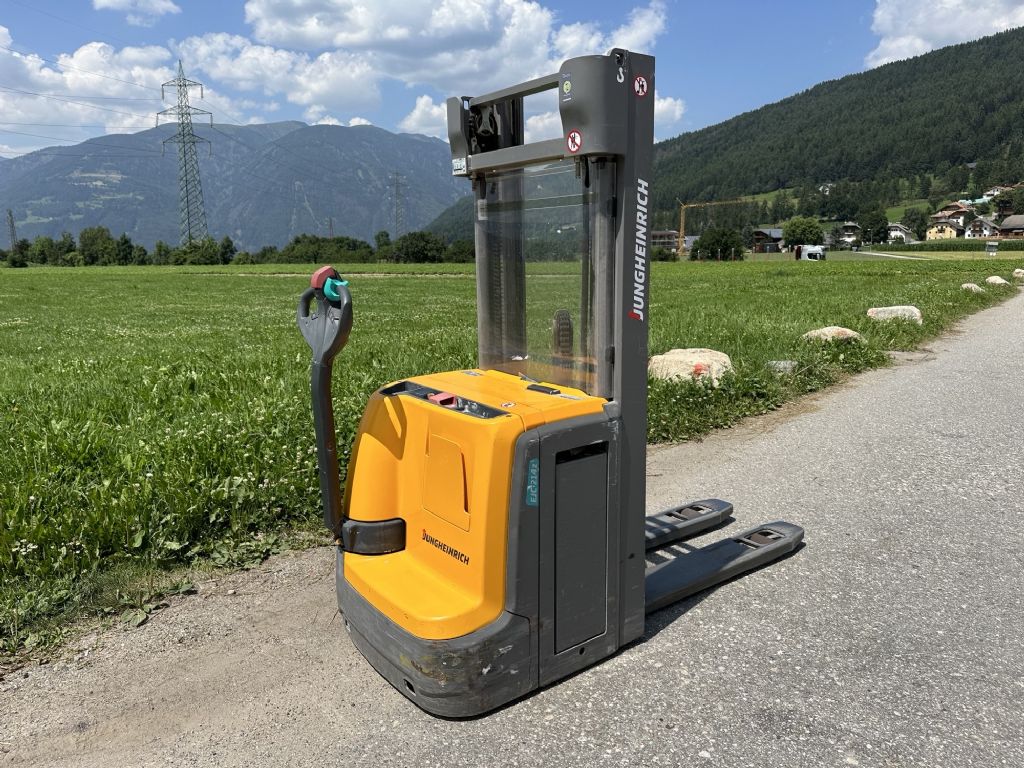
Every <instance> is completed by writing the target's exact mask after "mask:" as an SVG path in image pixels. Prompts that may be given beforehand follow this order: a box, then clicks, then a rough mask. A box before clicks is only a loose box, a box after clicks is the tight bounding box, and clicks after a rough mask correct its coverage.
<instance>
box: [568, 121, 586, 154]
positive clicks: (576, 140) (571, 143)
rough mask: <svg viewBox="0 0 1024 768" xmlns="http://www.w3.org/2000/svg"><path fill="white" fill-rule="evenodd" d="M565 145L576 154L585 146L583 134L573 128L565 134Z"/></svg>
mask: <svg viewBox="0 0 1024 768" xmlns="http://www.w3.org/2000/svg"><path fill="white" fill-rule="evenodd" d="M565 146H566V149H568V150H569V152H571V153H572V154H574V155H575V154H576V153H577V152H579V151H580V149H581V148H582V147H583V134H582V133H580V132H579V131H577V130H576V129H575V128H573V129H572V130H571V131H569V133H567V134H566V135H565Z"/></svg>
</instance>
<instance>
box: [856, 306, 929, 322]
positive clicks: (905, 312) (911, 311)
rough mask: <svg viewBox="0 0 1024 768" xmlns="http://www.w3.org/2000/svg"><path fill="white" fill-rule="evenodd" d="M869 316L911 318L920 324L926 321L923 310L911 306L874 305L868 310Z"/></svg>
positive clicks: (883, 318)
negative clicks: (922, 314) (922, 313)
mask: <svg viewBox="0 0 1024 768" xmlns="http://www.w3.org/2000/svg"><path fill="white" fill-rule="evenodd" d="M868 317H870V318H871V319H872V320H909V321H910V322H912V323H917V324H918V325H921V324H922V323H923V322H924V320H923V319H922V318H921V310H920V309H918V308H917V307H911V306H903V307H872V308H871V309H869V310H868Z"/></svg>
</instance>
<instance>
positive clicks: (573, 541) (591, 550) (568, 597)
mask: <svg viewBox="0 0 1024 768" xmlns="http://www.w3.org/2000/svg"><path fill="white" fill-rule="evenodd" d="M595 449H596V450H595ZM572 453H573V452H572V451H564V452H562V453H561V454H559V456H558V457H557V458H556V461H555V653H561V652H562V651H564V650H566V649H567V648H571V647H573V646H574V645H579V644H580V643H582V642H584V641H586V640H589V639H590V638H592V637H597V636H598V635H601V634H604V631H605V628H606V626H605V610H606V604H607V601H606V599H605V595H606V592H607V586H608V445H607V443H599V444H597V445H596V446H593V447H590V448H589V450H587V451H586V452H585V455H583V456H581V457H579V458H573V457H572Z"/></svg>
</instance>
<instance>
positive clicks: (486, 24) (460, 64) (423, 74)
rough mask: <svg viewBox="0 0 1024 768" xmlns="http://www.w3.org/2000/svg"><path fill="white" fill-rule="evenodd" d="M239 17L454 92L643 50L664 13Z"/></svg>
mask: <svg viewBox="0 0 1024 768" xmlns="http://www.w3.org/2000/svg"><path fill="white" fill-rule="evenodd" d="M626 8H628V6H626ZM624 10H625V9H624ZM245 18H246V20H247V21H248V22H249V23H250V24H251V25H252V28H253V33H254V37H255V39H256V40H257V41H258V43H260V44H263V45H267V46H283V47H289V48H296V49H300V50H307V51H310V52H311V53H315V52H316V51H319V50H323V49H335V50H337V49H341V50H344V51H346V52H349V53H353V54H358V58H359V60H360V61H364V62H370V64H371V67H370V69H371V70H372V71H373V72H374V73H375V74H376V76H377V77H380V78H393V79H397V80H401V81H402V82H404V83H406V84H407V85H412V86H431V87H433V88H436V89H438V90H439V91H441V92H443V93H459V92H469V91H475V92H482V91H485V90H489V89H492V88H496V87H501V86H504V85H508V84H509V83H514V82H518V81H522V80H528V79H530V78H532V77H536V76H538V75H542V74H546V73H547V72H552V71H555V70H556V69H557V68H558V65H559V64H560V63H561V61H562V60H563V59H565V58H568V57H570V56H577V55H581V54H592V53H604V52H605V51H606V50H607V49H608V48H611V47H613V46H622V47H628V48H630V49H631V50H640V51H646V50H649V49H650V48H651V47H652V46H653V45H654V41H655V40H656V38H657V37H658V36H659V35H660V34H661V33H662V32H663V31H664V29H665V25H666V20H667V11H666V9H665V5H664V3H663V2H662V0H651V1H650V2H649V4H648V5H646V6H642V7H637V8H633V9H632V10H631V11H630V12H629V13H628V15H627V17H626V21H625V22H624V23H623V24H622V25H621V26H619V27H618V28H617V29H614V30H612V31H611V32H604V31H602V29H601V28H600V26H599V25H597V24H595V23H592V22H581V23H573V24H566V25H562V26H559V25H557V24H556V21H555V14H554V13H553V12H552V11H551V10H550V9H548V8H546V7H545V6H543V5H541V4H540V3H538V2H532V1H530V0H372V1H371V0H332V1H330V2H329V1H328V0H248V2H246V5H245Z"/></svg>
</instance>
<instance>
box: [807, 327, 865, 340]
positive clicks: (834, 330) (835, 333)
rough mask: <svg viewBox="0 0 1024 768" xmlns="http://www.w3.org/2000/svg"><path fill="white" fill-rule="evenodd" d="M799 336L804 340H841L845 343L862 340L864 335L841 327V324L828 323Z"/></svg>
mask: <svg viewBox="0 0 1024 768" xmlns="http://www.w3.org/2000/svg"><path fill="white" fill-rule="evenodd" d="M800 338H802V339H803V340H804V341H842V342H847V343H849V342H854V341H863V340H864V337H863V336H861V335H860V334H859V333H857V332H856V331H851V330H850V329H849V328H843V327H842V326H841V325H829V326H826V327H824V328H816V329H815V330H813V331H808V332H807V333H805V334H804V335H803V336H801V337H800Z"/></svg>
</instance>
